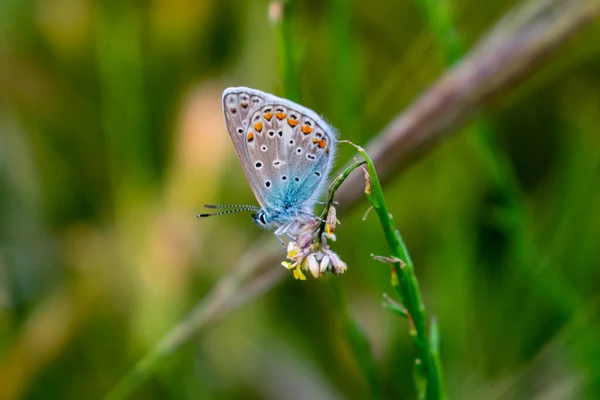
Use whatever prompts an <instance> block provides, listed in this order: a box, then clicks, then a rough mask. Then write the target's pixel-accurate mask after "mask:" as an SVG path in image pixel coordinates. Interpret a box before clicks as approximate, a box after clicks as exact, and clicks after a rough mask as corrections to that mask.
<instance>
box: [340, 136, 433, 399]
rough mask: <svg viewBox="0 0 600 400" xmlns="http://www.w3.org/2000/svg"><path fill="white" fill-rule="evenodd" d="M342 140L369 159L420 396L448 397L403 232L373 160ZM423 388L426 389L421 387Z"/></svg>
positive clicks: (370, 194)
mask: <svg viewBox="0 0 600 400" xmlns="http://www.w3.org/2000/svg"><path fill="white" fill-rule="evenodd" d="M341 142H342V143H348V144H350V145H352V146H354V147H355V148H356V149H357V150H358V152H359V153H360V154H361V155H362V156H363V157H364V159H365V161H366V162H367V171H368V176H367V186H366V189H365V193H366V194H367V198H368V199H369V202H370V203H371V205H372V206H373V209H374V210H375V212H376V213H377V216H378V217H379V221H380V223H381V226H382V228H383V232H384V235H385V239H386V241H387V243H388V246H389V248H390V251H391V254H392V256H393V257H395V258H397V259H399V260H398V261H395V260H392V261H393V262H392V263H391V265H392V271H393V275H395V277H396V279H392V281H393V282H394V287H395V288H396V290H397V291H398V293H399V294H400V296H401V298H402V301H403V304H404V307H405V308H406V311H407V315H408V319H409V324H410V335H411V337H412V338H413V341H414V343H415V347H416V348H417V353H418V359H417V360H416V361H415V364H416V376H417V378H419V379H418V380H417V389H418V390H419V392H420V397H426V398H427V399H445V394H444V382H443V375H442V370H441V363H440V361H439V355H438V352H437V349H435V348H434V346H433V343H432V342H431V341H430V339H429V338H428V337H427V331H426V321H427V316H426V312H425V306H424V304H423V301H422V300H421V290H420V288H419V283H418V281H417V277H416V276H415V272H414V265H413V262H412V260H411V258H410V256H409V254H408V250H407V249H406V245H405V244H404V241H403V240H402V236H401V235H400V232H399V231H398V229H396V225H395V224H394V220H393V218H392V216H391V214H390V213H389V212H388V209H387V205H386V203H385V198H384V196H383V190H382V189H381V184H380V183H379V178H378V177H377V172H376V171H375V166H374V165H373V161H372V160H371V158H370V157H369V155H368V154H367V153H366V152H365V150H364V149H363V148H362V147H360V146H357V145H355V144H353V143H351V142H349V141H345V140H344V141H341ZM434 333H435V334H434V335H433V338H434V339H436V342H439V334H437V329H436V332H434ZM421 381H424V382H423V385H421ZM421 388H423V389H424V390H421Z"/></svg>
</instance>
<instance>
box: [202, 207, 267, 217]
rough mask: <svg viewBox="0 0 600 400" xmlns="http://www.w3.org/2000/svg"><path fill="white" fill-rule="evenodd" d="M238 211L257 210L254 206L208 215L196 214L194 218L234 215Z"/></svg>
mask: <svg viewBox="0 0 600 400" xmlns="http://www.w3.org/2000/svg"><path fill="white" fill-rule="evenodd" d="M209 208H210V207H209ZM240 211H258V209H257V208H256V207H254V206H249V207H243V208H234V209H233V210H225V211H219V212H216V213H210V214H198V215H196V217H198V218H206V217H214V216H217V215H225V214H231V213H236V212H240Z"/></svg>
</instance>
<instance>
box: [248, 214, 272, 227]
mask: <svg viewBox="0 0 600 400" xmlns="http://www.w3.org/2000/svg"><path fill="white" fill-rule="evenodd" d="M252 220H253V221H254V223H255V224H256V225H258V226H259V227H261V228H264V229H266V228H269V227H270V226H271V224H270V223H269V219H268V216H267V213H266V212H265V210H262V209H261V210H258V211H256V212H253V213H252Z"/></svg>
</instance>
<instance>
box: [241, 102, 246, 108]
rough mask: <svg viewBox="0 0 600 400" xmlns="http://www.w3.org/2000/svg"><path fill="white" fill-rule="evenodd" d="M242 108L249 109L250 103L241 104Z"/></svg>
mask: <svg viewBox="0 0 600 400" xmlns="http://www.w3.org/2000/svg"><path fill="white" fill-rule="evenodd" d="M240 106H242V107H244V108H246V107H248V103H240Z"/></svg>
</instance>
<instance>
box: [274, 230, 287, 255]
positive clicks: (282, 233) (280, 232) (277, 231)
mask: <svg viewBox="0 0 600 400" xmlns="http://www.w3.org/2000/svg"><path fill="white" fill-rule="evenodd" d="M285 227H286V225H282V226H280V227H279V228H277V229H276V230H275V232H273V234H274V235H275V236H276V237H277V239H279V242H280V243H281V246H283V248H284V249H285V242H284V241H283V239H282V238H281V237H282V236H283V235H287V232H285Z"/></svg>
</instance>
